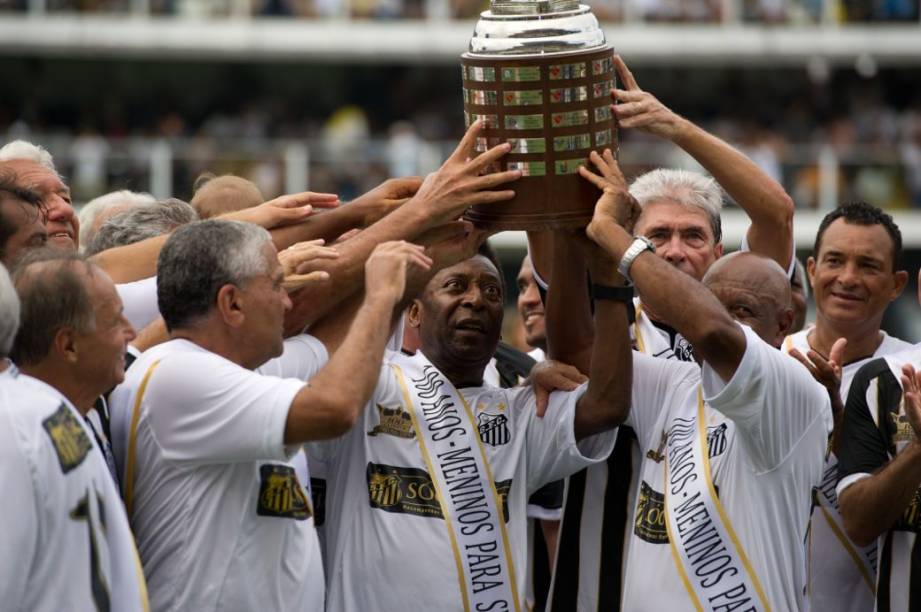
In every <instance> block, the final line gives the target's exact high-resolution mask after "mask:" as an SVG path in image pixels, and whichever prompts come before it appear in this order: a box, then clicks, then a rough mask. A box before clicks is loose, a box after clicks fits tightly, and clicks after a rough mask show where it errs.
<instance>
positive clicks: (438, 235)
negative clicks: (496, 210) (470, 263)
mask: <svg viewBox="0 0 921 612" xmlns="http://www.w3.org/2000/svg"><path fill="white" fill-rule="evenodd" d="M491 234H492V231H491V230H486V229H482V228H478V227H476V226H474V225H473V223H471V222H470V221H451V222H450V223H445V224H444V225H439V226H438V227H435V228H432V229H430V230H429V231H427V232H426V233H425V234H423V235H422V236H420V237H419V243H420V244H423V245H425V247H426V249H425V252H426V254H427V255H428V256H429V257H431V258H432V261H433V262H434V265H435V268H436V270H440V269H443V268H447V267H449V266H453V265H454V264H456V263H460V262H462V261H464V260H466V259H470V258H471V257H473V256H474V255H475V254H476V252H477V249H479V248H480V245H481V244H483V243H484V242H485V241H486V239H487V238H489V236H490V235H491Z"/></svg>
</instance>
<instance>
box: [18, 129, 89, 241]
mask: <svg viewBox="0 0 921 612" xmlns="http://www.w3.org/2000/svg"><path fill="white" fill-rule="evenodd" d="M0 168H4V169H8V170H10V171H12V172H15V173H16V179H17V184H19V185H20V186H22V187H25V188H27V189H29V190H31V191H34V192H35V193H37V194H38V195H39V197H40V198H41V200H42V205H43V206H44V207H45V210H46V217H45V228H46V229H47V230H48V244H49V246H52V247H55V248H59V249H63V250H65V251H72V252H76V250H77V247H78V246H79V243H78V241H79V235H80V222H79V220H78V219H77V215H76V212H74V207H73V204H72V203H71V199H70V188H69V187H68V186H67V185H66V184H65V183H64V180H63V179H62V178H61V176H60V175H59V174H58V173H57V170H55V167H54V161H53V160H52V158H51V154H50V153H48V151H46V150H45V149H43V148H42V147H39V146H37V145H34V144H32V143H29V142H25V141H23V140H14V141H13V142H11V143H9V144H7V145H5V146H3V147H2V148H0Z"/></svg>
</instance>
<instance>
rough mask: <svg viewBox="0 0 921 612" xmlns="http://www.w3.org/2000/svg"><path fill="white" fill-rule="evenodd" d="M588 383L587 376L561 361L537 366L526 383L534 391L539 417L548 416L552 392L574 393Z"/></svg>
mask: <svg viewBox="0 0 921 612" xmlns="http://www.w3.org/2000/svg"><path fill="white" fill-rule="evenodd" d="M586 381H588V377H587V376H586V375H585V374H583V373H582V372H580V371H579V370H578V369H577V368H575V367H573V366H571V365H567V364H565V363H563V362H561V361H554V360H552V359H547V360H545V361H542V362H540V363H538V364H537V365H535V366H534V367H533V368H532V369H531V374H529V375H528V380H527V381H526V382H527V383H529V384H530V385H531V387H532V388H533V389H534V398H535V400H536V401H537V416H539V417H543V416H544V414H546V412H547V406H548V405H549V403H550V394H551V393H552V392H554V391H572V390H573V389H575V388H576V387H578V386H579V385H581V384H582V383H584V382H586Z"/></svg>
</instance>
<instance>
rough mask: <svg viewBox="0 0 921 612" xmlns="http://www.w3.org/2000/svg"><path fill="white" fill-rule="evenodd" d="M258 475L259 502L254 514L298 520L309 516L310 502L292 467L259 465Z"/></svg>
mask: <svg viewBox="0 0 921 612" xmlns="http://www.w3.org/2000/svg"><path fill="white" fill-rule="evenodd" d="M259 475H260V485H259V502H258V504H257V506H256V514H258V515H259V516H277V517H281V518H293V519H295V520H298V521H303V520H306V519H308V518H310V516H311V514H312V512H311V510H310V503H309V502H308V501H307V496H306V495H305V494H304V489H303V488H302V487H301V483H300V482H298V480H297V474H296V473H295V472H294V468H293V467H291V466H290V465H275V464H265V465H261V466H259Z"/></svg>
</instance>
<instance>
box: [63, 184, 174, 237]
mask: <svg viewBox="0 0 921 612" xmlns="http://www.w3.org/2000/svg"><path fill="white" fill-rule="evenodd" d="M156 201H157V199H156V198H155V197H153V196H152V195H150V194H149V193H137V192H134V191H129V190H127V189H123V190H121V191H113V192H111V193H107V194H105V195H101V196H99V197H98V198H93V199H92V200H90V201H89V202H87V203H86V204H84V205H83V207H82V208H81V209H80V214H79V219H80V244H81V245H83V248H86V247H87V246H89V245H90V244H91V243H92V242H93V238H95V237H96V233H97V232H98V231H99V228H100V227H102V225H103V224H104V223H105V222H106V221H107V220H108V219H109V218H111V217H113V216H115V215H117V214H119V213H122V212H124V211H126V210H129V209H131V208H134V207H136V206H149V205H151V204H155V203H156Z"/></svg>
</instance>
